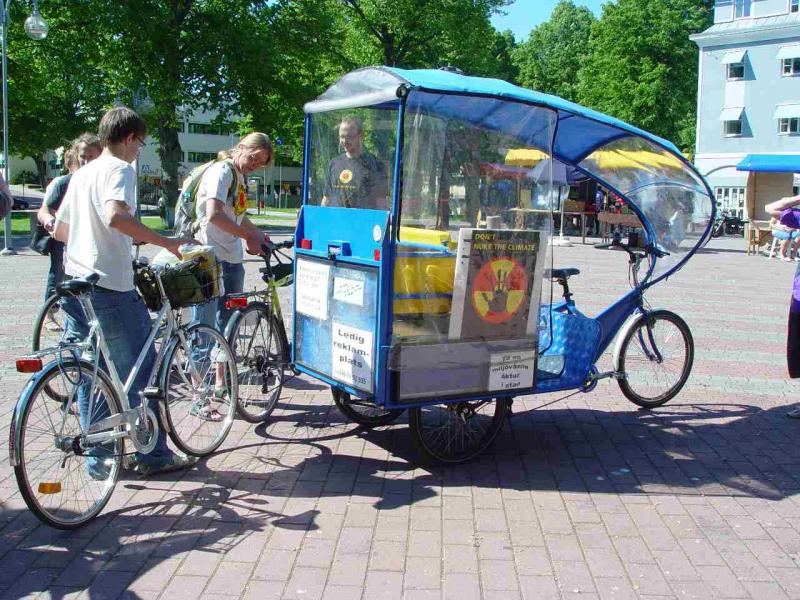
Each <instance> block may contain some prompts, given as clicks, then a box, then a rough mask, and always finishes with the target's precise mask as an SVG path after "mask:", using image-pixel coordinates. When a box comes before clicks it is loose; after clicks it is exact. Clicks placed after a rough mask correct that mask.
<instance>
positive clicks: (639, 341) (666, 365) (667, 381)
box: [617, 310, 694, 408]
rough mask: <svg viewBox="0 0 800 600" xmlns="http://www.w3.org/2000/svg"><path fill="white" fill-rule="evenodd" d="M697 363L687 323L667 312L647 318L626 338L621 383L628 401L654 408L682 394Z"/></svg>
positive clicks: (622, 353) (621, 358)
mask: <svg viewBox="0 0 800 600" xmlns="http://www.w3.org/2000/svg"><path fill="white" fill-rule="evenodd" d="M648 320H649V321H650V331H652V338H651V337H650V332H649V331H648V327H647V321H648ZM693 362H694V340H693V339H692V333H691V331H690V330H689V326H688V325H687V324H686V321H684V320H683V319H682V318H680V317H679V316H678V315H676V314H675V313H673V312H670V311H667V310H657V311H653V312H651V313H647V314H646V315H643V316H642V317H641V318H640V319H639V321H638V322H637V323H636V324H635V325H634V326H633V327H631V328H630V330H629V331H628V333H627V334H626V335H625V339H624V340H623V341H622V346H621V349H620V354H619V370H620V371H621V372H622V374H623V377H622V378H621V379H618V380H617V382H618V383H619V387H620V389H621V390H622V393H623V394H625V397H626V398H628V400H630V401H631V402H633V403H634V404H637V405H639V406H641V407H643V408H654V407H656V406H661V405H662V404H665V403H667V402H669V401H670V400H672V398H674V397H675V396H676V395H677V394H678V392H680V391H681V388H683V386H684V384H685V383H686V380H687V379H689V375H690V374H691V372H692V363H693Z"/></svg>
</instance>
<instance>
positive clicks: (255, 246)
mask: <svg viewBox="0 0 800 600" xmlns="http://www.w3.org/2000/svg"><path fill="white" fill-rule="evenodd" d="M245 243H246V244H247V251H248V252H249V253H250V254H256V255H258V254H261V246H263V245H264V244H271V243H272V241H271V240H270V239H269V236H268V235H267V234H266V233H262V232H260V231H259V233H258V234H257V235H252V236H250V237H249V238H247V240H246V242H245Z"/></svg>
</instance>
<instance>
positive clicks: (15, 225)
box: [11, 215, 31, 235]
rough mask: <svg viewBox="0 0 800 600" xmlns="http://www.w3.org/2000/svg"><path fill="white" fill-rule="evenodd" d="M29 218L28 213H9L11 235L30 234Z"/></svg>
mask: <svg viewBox="0 0 800 600" xmlns="http://www.w3.org/2000/svg"><path fill="white" fill-rule="evenodd" d="M30 233H31V220H30V218H29V217H28V215H11V235H30Z"/></svg>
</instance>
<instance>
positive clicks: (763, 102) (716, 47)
mask: <svg viewBox="0 0 800 600" xmlns="http://www.w3.org/2000/svg"><path fill="white" fill-rule="evenodd" d="M691 39H692V40H693V41H694V42H696V43H697V45H698V46H699V48H700V66H699V86H698V99H697V146H696V154H695V164H696V165H697V167H698V170H699V171H700V172H701V173H702V174H703V175H705V176H706V179H707V180H708V182H709V185H710V186H711V187H712V189H713V190H714V193H715V195H716V198H717V202H718V206H719V208H720V209H724V210H729V211H731V212H733V213H736V214H738V215H739V216H740V217H743V218H746V219H766V218H768V216H767V215H766V213H765V211H764V205H765V204H767V203H769V202H772V201H774V200H777V199H778V198H780V197H782V196H788V195H790V194H792V191H793V190H792V188H793V186H797V185H798V183H797V179H796V175H795V174H796V173H800V0H716V3H715V6H714V24H713V25H712V26H711V27H710V28H708V29H707V30H706V31H704V32H702V33H699V34H696V35H693V36H691ZM795 191H796V187H795Z"/></svg>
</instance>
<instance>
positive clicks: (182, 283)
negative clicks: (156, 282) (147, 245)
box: [161, 258, 222, 308]
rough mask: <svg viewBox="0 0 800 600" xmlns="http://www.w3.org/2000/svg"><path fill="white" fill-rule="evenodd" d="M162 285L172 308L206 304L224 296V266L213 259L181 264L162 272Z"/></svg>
mask: <svg viewBox="0 0 800 600" xmlns="http://www.w3.org/2000/svg"><path fill="white" fill-rule="evenodd" d="M161 284H162V285H163V286H164V292H165V293H166V295H167V298H169V302H170V304H171V305H172V308H183V307H185V306H192V305H194V304H204V303H206V302H208V301H209V300H211V299H212V298H219V297H220V296H221V295H222V266H221V265H220V264H218V263H217V261H216V260H214V259H213V258H212V259H211V260H208V259H192V260H186V261H183V262H179V263H178V264H176V265H173V266H168V267H166V268H165V269H164V270H163V271H162V272H161Z"/></svg>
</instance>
